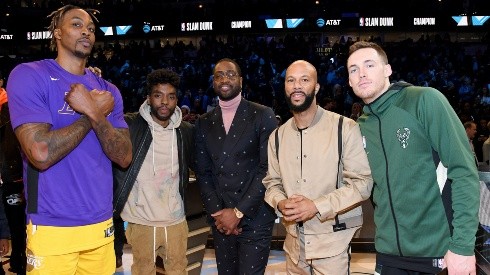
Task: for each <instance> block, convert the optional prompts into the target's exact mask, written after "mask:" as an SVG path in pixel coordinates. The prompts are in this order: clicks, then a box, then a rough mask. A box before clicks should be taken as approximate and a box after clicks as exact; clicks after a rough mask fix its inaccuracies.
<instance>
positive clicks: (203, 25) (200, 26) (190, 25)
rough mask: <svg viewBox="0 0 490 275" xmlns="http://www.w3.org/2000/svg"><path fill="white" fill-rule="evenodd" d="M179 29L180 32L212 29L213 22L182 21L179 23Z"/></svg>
mask: <svg viewBox="0 0 490 275" xmlns="http://www.w3.org/2000/svg"><path fill="white" fill-rule="evenodd" d="M180 30H181V31H182V32H190V31H212V30H213V22H211V21H199V22H183V23H180Z"/></svg>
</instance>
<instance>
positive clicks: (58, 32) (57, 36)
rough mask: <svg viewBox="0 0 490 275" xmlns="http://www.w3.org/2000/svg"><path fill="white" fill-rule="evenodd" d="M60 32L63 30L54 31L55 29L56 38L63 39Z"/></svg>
mask: <svg viewBox="0 0 490 275" xmlns="http://www.w3.org/2000/svg"><path fill="white" fill-rule="evenodd" d="M60 32H61V30H60V29H54V31H53V36H54V38H56V39H58V40H60V39H61V33H60Z"/></svg>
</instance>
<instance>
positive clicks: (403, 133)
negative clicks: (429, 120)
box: [396, 127, 410, 149]
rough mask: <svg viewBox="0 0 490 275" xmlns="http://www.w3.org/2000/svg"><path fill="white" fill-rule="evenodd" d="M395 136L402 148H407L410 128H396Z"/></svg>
mask: <svg viewBox="0 0 490 275" xmlns="http://www.w3.org/2000/svg"><path fill="white" fill-rule="evenodd" d="M396 137H397V138H398V141H399V142H400V145H401V146H402V148H403V149H405V148H407V146H408V139H409V138H410V129H408V128H406V127H405V128H400V129H398V130H397V131H396Z"/></svg>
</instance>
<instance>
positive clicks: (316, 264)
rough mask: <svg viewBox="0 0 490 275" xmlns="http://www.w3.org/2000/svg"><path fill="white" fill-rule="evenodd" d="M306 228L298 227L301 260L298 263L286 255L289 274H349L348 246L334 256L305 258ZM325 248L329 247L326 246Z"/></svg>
mask: <svg viewBox="0 0 490 275" xmlns="http://www.w3.org/2000/svg"><path fill="white" fill-rule="evenodd" d="M303 230H304V228H303V227H301V228H300V227H298V238H299V249H300V251H299V260H298V264H297V265H296V264H295V263H294V262H293V261H292V260H291V258H290V256H289V255H288V254H287V255H286V270H287V274H301V275H303V274H308V275H311V274H315V275H316V274H318V275H320V274H322V275H347V274H349V252H350V251H349V247H346V249H345V250H344V251H342V253H340V254H339V255H335V256H332V257H326V258H318V259H308V260H307V259H305V239H304V237H305V234H304V231H303ZM325 249H328V248H327V247H325Z"/></svg>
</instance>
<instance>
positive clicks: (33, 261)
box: [26, 249, 44, 271]
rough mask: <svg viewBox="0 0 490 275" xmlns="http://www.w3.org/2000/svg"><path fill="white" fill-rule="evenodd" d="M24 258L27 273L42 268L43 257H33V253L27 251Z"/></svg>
mask: <svg viewBox="0 0 490 275" xmlns="http://www.w3.org/2000/svg"><path fill="white" fill-rule="evenodd" d="M26 257H27V266H26V270H27V271H33V270H34V269H41V268H42V266H43V264H44V257H40V256H36V255H34V253H33V252H32V251H31V250H30V249H27V251H26Z"/></svg>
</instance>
